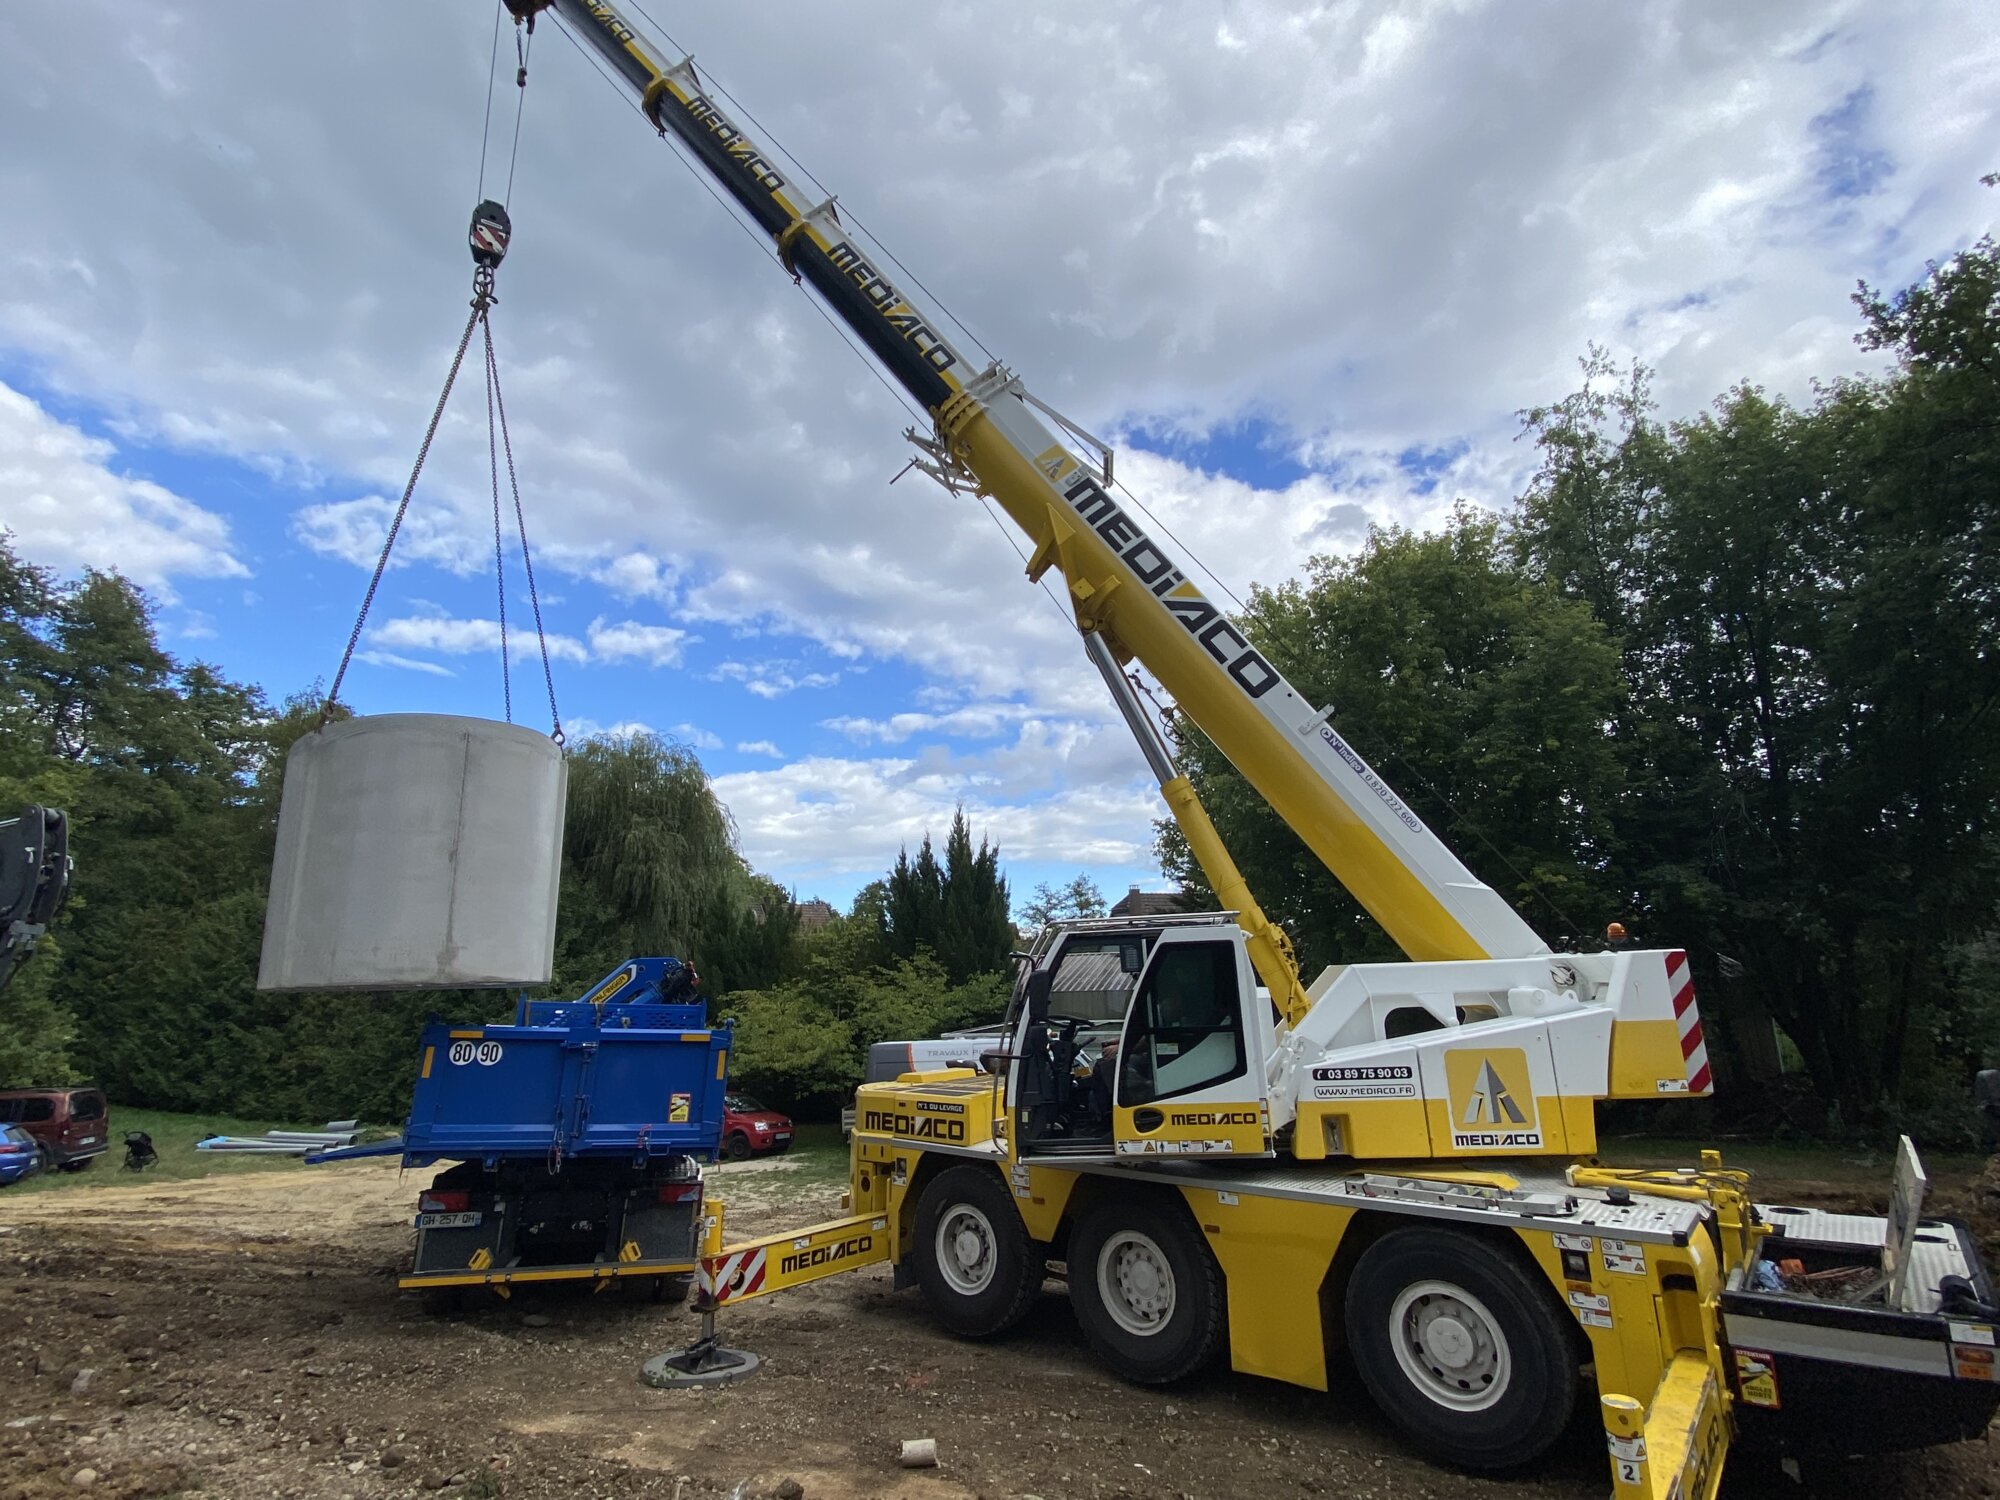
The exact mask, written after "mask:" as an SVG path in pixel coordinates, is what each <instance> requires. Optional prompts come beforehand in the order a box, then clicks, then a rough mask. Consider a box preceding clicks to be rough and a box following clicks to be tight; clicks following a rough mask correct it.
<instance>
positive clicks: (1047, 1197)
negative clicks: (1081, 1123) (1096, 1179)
mask: <svg viewBox="0 0 2000 1500" xmlns="http://www.w3.org/2000/svg"><path fill="white" fill-rule="evenodd" d="M1008 1181H1009V1184H1010V1185H1011V1186H1012V1188H1013V1192H1014V1207H1015V1208H1016V1209H1018V1210H1020V1214H1021V1222H1022V1223H1023V1224H1025V1225H1027V1227H1028V1237H1029V1238H1030V1239H1035V1240H1040V1241H1041V1242H1042V1243H1043V1244H1047V1243H1048V1242H1049V1241H1051V1240H1053V1239H1054V1238H1055V1237H1056V1230H1057V1229H1058V1228H1059V1227H1060V1226H1061V1224H1062V1216H1063V1213H1064V1211H1065V1210H1066V1209H1067V1208H1068V1207H1069V1195H1070V1193H1071V1192H1072V1191H1074V1190H1075V1188H1076V1183H1077V1174H1076V1173H1074V1172H1066V1171H1064V1170H1063V1169H1062V1168H1060V1167H1026V1166H1017V1167H1014V1168H1013V1169H1012V1171H1011V1172H1010V1174H1009V1177H1008ZM1024 1181H1025V1183H1026V1186H1025V1187H1024V1186H1022V1184H1023V1182H1024Z"/></svg>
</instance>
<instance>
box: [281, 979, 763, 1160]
mask: <svg viewBox="0 0 2000 1500" xmlns="http://www.w3.org/2000/svg"><path fill="white" fill-rule="evenodd" d="M678 972H679V966H678V965H677V964H676V963H675V961H674V960H672V959H659V958H640V959H633V960H631V961H630V962H629V963H626V964H625V965H623V966H622V967H620V968H619V969H617V970H615V971H614V972H612V973H611V974H609V975H607V976H605V978H604V979H603V980H600V981H599V982H598V983H597V984H596V985H593V986H592V987H591V989H590V990H589V991H588V992H586V993H585V995H584V996H583V997H582V998H581V999H579V1000H572V1001H530V1000H525V999H524V1000H522V1001H521V1002H520V1003H519V1005H518V1006H517V1008H516V1011H515V1017H514V1023H513V1024H511V1025H504V1026H452V1025H448V1024H445V1023H443V1022H434V1023H433V1024H431V1025H429V1026H426V1027H425V1028H424V1034H423V1041H422V1044H421V1050H420V1052H419V1058H420V1061H419V1064H418V1073H417V1086H416V1091H415V1093H414V1094H413V1095H412V1096H411V1100H410V1118H409V1123H408V1124H407V1125H406V1126H405V1127H404V1130H403V1134H402V1135H401V1136H400V1137H398V1138H396V1139H394V1140H388V1141H379V1142H376V1143H374V1144H372V1145H368V1146H361V1147H355V1148H350V1149H346V1150H339V1151H327V1152H322V1153H319V1154H318V1155H316V1156H315V1157H313V1160H315V1161H339V1160H345V1159H349V1158H352V1157H356V1156H389V1155H394V1154H397V1153H401V1155H402V1157H403V1164H404V1165H405V1166H410V1167H420V1166H428V1165H430V1164H432V1163H434V1162H439V1161H483V1162H485V1163H486V1164H487V1165H489V1166H493V1165H497V1164H498V1163H499V1162H501V1161H503V1160H507V1159H516V1160H519V1159H524V1158H525V1159H534V1160H538V1161H540V1160H546V1161H548V1162H550V1163H552V1164H556V1165H560V1164H561V1163H562V1162H564V1161H566V1160H574V1159H579V1158H596V1159H624V1160H627V1161H632V1162H635V1163H637V1162H643V1161H645V1160H647V1159H649V1158H658V1157H667V1156H690V1157H695V1158H698V1159H704V1160H713V1159H714V1158H715V1154H716V1150H717V1147H718V1145H719V1143H720V1141H721V1138H722V1113H723V1105H722V1099H723V1092H724V1089H725V1087H726V1085H727V1082H728V1075H729V1044H730V1032H729V1030H728V1029H727V1028H726V1027H711V1026H709V1024H708V1020H707V1007H706V1006H705V1005H704V1004H702V1003H701V1002H700V1001H699V1000H689V1001H686V1002H679V1003H676V1002H671V1001H664V1000H662V999H660V998H659V997H660V995H661V994H662V989H663V986H665V987H667V988H669V989H671V987H672V984H673V980H674V978H675V977H676V975H677V973H678Z"/></svg>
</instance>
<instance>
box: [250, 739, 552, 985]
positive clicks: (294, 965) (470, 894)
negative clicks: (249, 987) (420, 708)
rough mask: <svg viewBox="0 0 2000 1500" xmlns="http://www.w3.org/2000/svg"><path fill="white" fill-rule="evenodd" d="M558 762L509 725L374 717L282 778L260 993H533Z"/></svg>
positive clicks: (548, 945)
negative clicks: (516, 988) (506, 988)
mask: <svg viewBox="0 0 2000 1500" xmlns="http://www.w3.org/2000/svg"><path fill="white" fill-rule="evenodd" d="M568 785H569V775H568V767H567V766H566V765H565V764H564V761H563V754H562V748H561V747H560V746H559V745H557V744H556V743H555V742H554V741H553V740H551V739H550V738H549V737H548V736H547V735H545V734H541V733H538V732H537V731H535V730H533V729H528V728H525V727H524V726H522V725H519V724H496V723H494V722H493V721H491V720H489V719H463V718H455V717H451V716H448V715H443V714H378V715H376V716H374V717H371V718H360V719H348V720H346V721H344V722H342V723H339V724H332V725H329V726H328V727H326V728H325V729H322V730H319V731H318V732H316V733H314V734H309V735H307V736H306V737H305V738H304V739H302V740H300V741H299V742H298V743H297V744H296V745H294V746H293V747H292V752H291V755H290V757H289V758H288V759H287V761H286V763H285V790H284V797H283V800H282V802H281V803H280V804H279V811H278V849H277V855H276V858H275V859H274V860H273V861H272V866H271V899H270V904H269V905H268V907H267V908H266V909H265V913H264V954H263V962H262V964H261V965H260V967H259V970H258V974H257V988H259V989H260V990H428V989H461V988H477V987H486V986H502V985H532V984H544V983H546V982H547V981H548V978H549V973H550V968H551V966H552V964H553V961H554V956H555V935H556V895H557V888H558V885H559V883H560V877H561V870H562V833H563V802H564V798H565V796H566V794H567V791H568Z"/></svg>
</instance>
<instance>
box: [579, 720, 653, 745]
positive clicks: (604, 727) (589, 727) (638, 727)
mask: <svg viewBox="0 0 2000 1500" xmlns="http://www.w3.org/2000/svg"><path fill="white" fill-rule="evenodd" d="M654 732H655V731H654V729H653V726H652V725H650V724H647V723H643V722H642V721H640V720H638V719H620V720H619V721H618V722H617V723H615V724H600V723H598V722H597V720H595V719H588V718H575V719H571V720H570V721H569V722H568V723H567V724H565V725H564V726H563V735H564V737H565V738H566V739H567V740H568V741H569V743H570V744H572V745H577V744H581V743H582V742H583V741H585V740H598V739H605V740H629V739H630V738H632V736H633V735H635V734H652V733H654Z"/></svg>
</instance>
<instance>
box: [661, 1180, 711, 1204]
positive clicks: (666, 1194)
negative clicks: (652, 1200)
mask: <svg viewBox="0 0 2000 1500" xmlns="http://www.w3.org/2000/svg"><path fill="white" fill-rule="evenodd" d="M700 1197H701V1184H700V1183H698V1182H663V1183H661V1184H660V1202H662V1203H693V1202H695V1201H697V1200H698V1199H699V1198H700Z"/></svg>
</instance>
